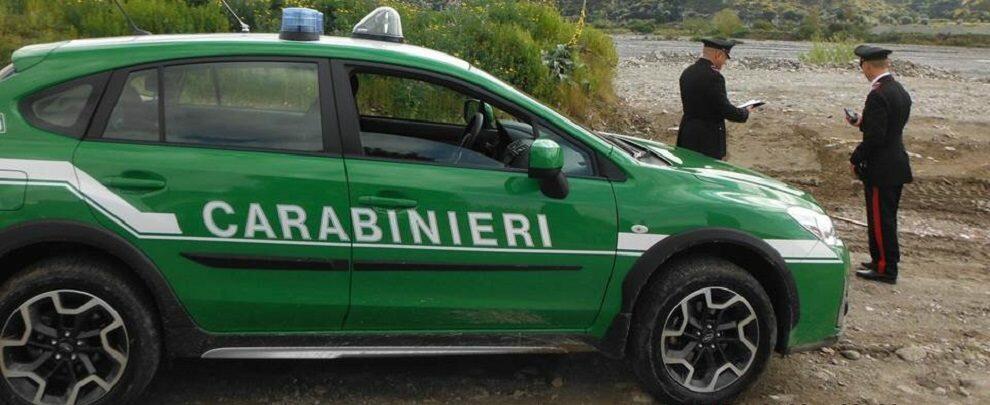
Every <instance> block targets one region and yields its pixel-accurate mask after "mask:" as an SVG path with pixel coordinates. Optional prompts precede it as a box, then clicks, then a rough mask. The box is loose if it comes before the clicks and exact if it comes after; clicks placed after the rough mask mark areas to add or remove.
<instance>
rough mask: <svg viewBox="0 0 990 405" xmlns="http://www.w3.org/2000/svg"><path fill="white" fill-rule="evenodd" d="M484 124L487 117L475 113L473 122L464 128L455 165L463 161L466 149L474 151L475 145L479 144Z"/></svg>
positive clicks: (469, 122)
mask: <svg viewBox="0 0 990 405" xmlns="http://www.w3.org/2000/svg"><path fill="white" fill-rule="evenodd" d="M484 124H485V116H484V115H482V114H481V113H475V114H474V116H473V117H471V121H468V124H467V127H464V135H463V136H461V143H460V145H458V147H457V156H455V157H454V163H457V162H460V161H461V156H463V154H464V149H471V150H474V147H475V144H477V143H478V134H480V133H481V127H482V126H483V125H484Z"/></svg>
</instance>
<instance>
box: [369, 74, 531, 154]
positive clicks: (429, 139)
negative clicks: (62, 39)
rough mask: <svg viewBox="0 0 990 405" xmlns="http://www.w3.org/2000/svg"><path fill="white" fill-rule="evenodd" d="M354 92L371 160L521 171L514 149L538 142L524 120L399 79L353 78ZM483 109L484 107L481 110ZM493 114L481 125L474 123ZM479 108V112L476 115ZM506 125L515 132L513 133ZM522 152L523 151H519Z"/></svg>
mask: <svg viewBox="0 0 990 405" xmlns="http://www.w3.org/2000/svg"><path fill="white" fill-rule="evenodd" d="M350 85H351V91H352V92H353V93H354V100H355V104H356V105H355V107H356V108H357V112H358V115H359V117H358V119H359V121H360V140H361V146H362V148H363V152H364V155H365V156H368V157H373V158H383V159H393V160H407V161H415V162H423V163H435V164H443V165H450V166H462V167H475V168H498V169H504V168H519V169H525V165H524V162H522V163H520V161H519V160H516V159H514V155H511V154H510V153H509V152H510V148H509V145H510V144H512V143H513V141H515V140H516V139H517V138H519V139H528V140H529V141H530V142H531V141H532V139H533V129H532V127H531V126H530V125H529V124H527V123H526V121H525V120H524V119H520V118H517V117H514V116H513V115H512V114H509V113H507V112H504V111H501V110H499V109H497V108H495V107H493V106H491V105H489V104H485V103H483V102H481V101H480V100H479V99H478V97H477V96H475V95H473V94H468V93H466V92H464V91H461V90H459V89H455V88H452V87H448V86H445V85H441V84H438V83H435V82H432V81H427V80H422V79H419V78H416V77H407V76H402V75H399V74H395V75H392V74H387V73H378V72H374V73H364V72H353V73H351V76H350ZM479 103H480V104H479ZM479 105H483V106H485V107H484V108H485V109H486V111H487V113H485V114H481V115H482V116H483V117H484V118H483V119H481V120H480V121H479V123H475V124H477V125H479V126H478V127H476V128H474V129H475V131H474V132H473V133H472V131H471V127H472V125H473V124H472V122H471V121H472V119H473V118H474V117H475V115H478V114H480V113H481V111H478V106H479ZM471 106H474V109H473V110H472V109H471ZM502 123H506V124H507V125H510V126H511V127H512V131H511V132H510V131H507V130H506V126H503V125H502ZM511 151H515V152H518V151H519V148H516V149H514V150H511Z"/></svg>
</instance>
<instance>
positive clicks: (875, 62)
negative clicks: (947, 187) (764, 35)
mask: <svg viewBox="0 0 990 405" xmlns="http://www.w3.org/2000/svg"><path fill="white" fill-rule="evenodd" d="M855 53H856V56H859V58H860V63H859V64H860V67H861V68H862V70H863V74H864V75H865V76H866V79H867V80H869V81H870V82H871V89H870V94H869V95H868V96H867V97H866V107H864V108H863V114H862V117H861V118H860V117H847V118H846V120H847V121H848V122H849V123H850V124H852V125H853V126H857V127H859V130H860V132H862V133H863V142H860V144H859V145H858V146H857V147H856V150H855V151H854V152H853V154H852V157H851V158H850V159H849V162H850V163H851V164H852V170H853V173H854V174H855V175H856V176H857V177H859V179H861V180H862V181H863V185H864V187H865V190H866V217H867V222H868V228H867V230H868V232H869V235H868V236H869V239H870V256H871V257H872V261H871V262H869V263H863V267H864V268H865V270H860V271H857V272H856V275H857V276H859V277H862V278H864V279H868V280H876V281H881V282H885V283H890V284H896V283H897V263H898V262H899V261H900V249H899V246H898V244H897V206H898V204H899V203H900V200H901V189H902V188H903V186H904V184H906V183H910V182H911V180H912V176H911V165H910V162H909V161H908V155H907V151H906V150H905V149H904V126H905V125H907V122H908V117H909V116H910V115H911V96H910V95H909V94H908V93H907V91H905V90H904V87H902V86H901V84H900V83H898V82H897V81H896V80H894V76H893V75H892V74H891V73H890V63H889V61H888V60H887V56H888V55H890V53H891V51H890V50H888V49H883V48H878V47H873V46H867V45H860V46H858V47H856V50H855ZM856 118H858V119H856Z"/></svg>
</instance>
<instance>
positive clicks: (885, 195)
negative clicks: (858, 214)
mask: <svg viewBox="0 0 990 405" xmlns="http://www.w3.org/2000/svg"><path fill="white" fill-rule="evenodd" d="M865 188H866V223H867V231H868V232H869V239H870V257H872V258H873V263H874V264H876V266H877V272H878V273H881V274H887V275H890V276H893V277H897V263H898V262H900V261H901V249H900V246H899V245H898V243H897V207H898V205H900V203H901V190H902V189H903V188H904V186H873V185H869V184H866V185H865Z"/></svg>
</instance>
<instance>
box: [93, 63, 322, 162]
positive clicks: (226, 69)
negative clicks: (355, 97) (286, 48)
mask: <svg viewBox="0 0 990 405" xmlns="http://www.w3.org/2000/svg"><path fill="white" fill-rule="evenodd" d="M158 69H159V68H151V69H147V70H140V71H135V72H131V73H130V74H129V75H128V77H127V79H126V82H125V84H124V87H123V90H122V91H121V94H120V96H119V98H118V99H117V101H116V105H115V106H114V108H113V110H112V112H111V113H110V118H109V120H108V122H107V127H106V129H105V130H104V133H103V138H106V139H121V140H132V141H158V140H159V139H161V140H163V141H164V142H165V143H174V144H182V145H204V146H216V147H232V148H249V149H274V150H287V151H303V152H319V151H322V150H323V121H322V116H321V115H322V114H321V108H320V98H319V93H320V91H319V88H320V84H319V73H318V71H319V69H318V66H317V64H316V63H312V62H288V61H257V62H254V61H251V62H239V61H238V62H234V61H231V62H213V63H197V64H184V65H173V66H165V67H164V68H160V69H162V71H161V75H162V77H163V81H162V83H158V77H159V76H158V75H159V70H158ZM159 95H161V97H162V98H163V100H162V101H161V103H159ZM160 111H161V115H162V116H164V121H162V122H159V114H160Z"/></svg>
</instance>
